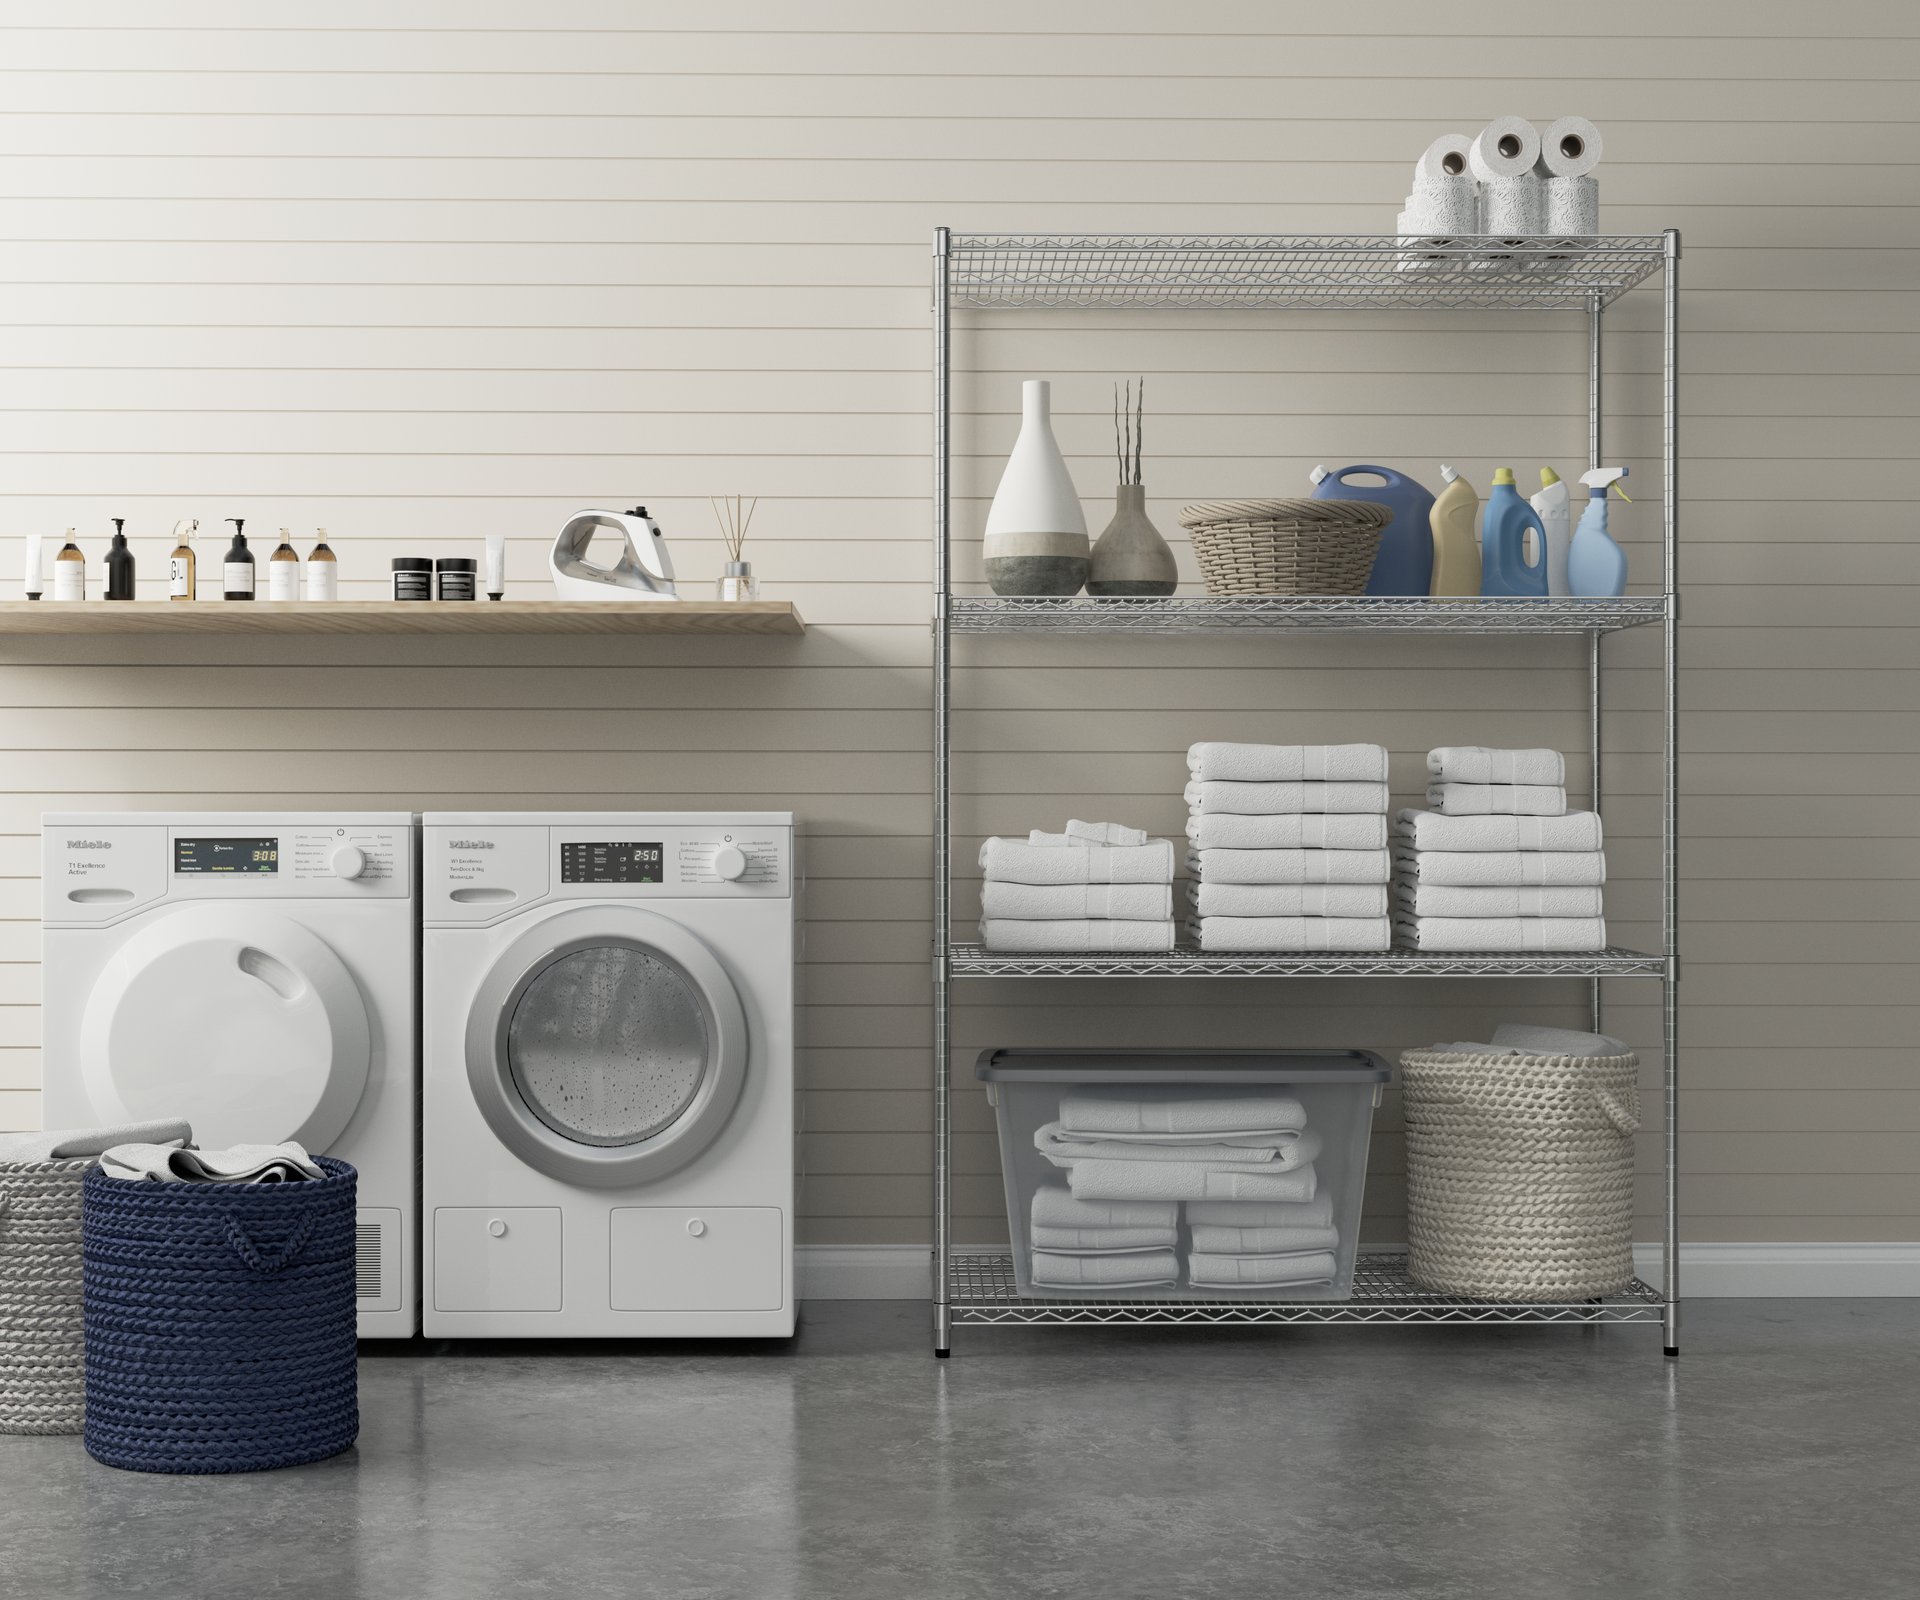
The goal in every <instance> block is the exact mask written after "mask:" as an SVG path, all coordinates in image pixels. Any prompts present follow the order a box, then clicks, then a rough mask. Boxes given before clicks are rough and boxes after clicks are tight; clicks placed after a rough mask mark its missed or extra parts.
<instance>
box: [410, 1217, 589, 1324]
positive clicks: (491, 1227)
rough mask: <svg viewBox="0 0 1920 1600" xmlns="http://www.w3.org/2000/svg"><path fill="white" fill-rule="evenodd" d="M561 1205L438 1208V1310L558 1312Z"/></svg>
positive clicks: (435, 1240) (435, 1229) (435, 1272)
mask: <svg viewBox="0 0 1920 1600" xmlns="http://www.w3.org/2000/svg"><path fill="white" fill-rule="evenodd" d="M560 1284H561V1262H560V1208H559V1207H558V1206H441V1207H439V1208H438V1209H437V1210H435V1212H434V1213H433V1308H434V1310H436V1311H558V1310H559V1309H560V1292H561V1291H560Z"/></svg>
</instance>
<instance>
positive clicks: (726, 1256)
mask: <svg viewBox="0 0 1920 1600" xmlns="http://www.w3.org/2000/svg"><path fill="white" fill-rule="evenodd" d="M422 848H423V860H424V869H423V871H424V877H423V888H422V902H421V905H422V916H423V923H424V935H423V944H422V965H421V1018H422V1036H421V1052H422V1053H421V1059H422V1067H423V1073H424V1082H423V1088H424V1101H423V1119H424V1120H423V1171H422V1180H423V1199H424V1208H423V1215H424V1218H425V1228H424V1234H425V1243H426V1278H425V1288H424V1296H423V1297H424V1302H425V1304H424V1312H423V1319H424V1328H425V1331H426V1333H427V1334H428V1335H430V1336H435V1337H459V1336H468V1337H484V1338H514V1337H525V1338H553V1337H594V1338H604V1337H609V1336H613V1337H661V1338H665V1337H714V1336H748V1337H760V1338H769V1337H772V1338H784V1337H786V1336H788V1335H790V1334H791V1333H792V1332H793V1327H794V1304H795V1297H794V1273H793V1260H794V1253H793V1227H794V1216H793V1213H794V1068H793V973H794V932H795V916H794V904H795V894H794V889H795V878H796V873H795V866H794V837H793V816H792V813H790V812H738V813H735V812H715V813H706V812H628V813H617V812H615V813H561V814H524V813H504V814H503V813H477V814H471V815H468V814H457V813H444V812H429V813H428V814H427V815H426V817H425V819H424V827H423V830H422Z"/></svg>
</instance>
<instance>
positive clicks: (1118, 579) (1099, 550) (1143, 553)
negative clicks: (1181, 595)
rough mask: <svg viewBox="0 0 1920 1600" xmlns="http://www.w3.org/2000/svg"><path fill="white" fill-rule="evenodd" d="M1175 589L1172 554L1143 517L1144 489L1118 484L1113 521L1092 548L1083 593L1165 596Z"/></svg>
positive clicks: (1176, 580)
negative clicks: (1090, 561) (1085, 589)
mask: <svg viewBox="0 0 1920 1600" xmlns="http://www.w3.org/2000/svg"><path fill="white" fill-rule="evenodd" d="M1179 587H1180V569H1179V568H1178V567H1177V566H1176V565H1175V564H1174V560H1173V551H1172V550H1171V549H1169V548H1168V546H1167V541H1166V540H1165V539H1163V538H1161V537H1160V530H1159V529H1158V528H1156V527H1155V526H1154V525H1153V523H1152V522H1151V521H1150V520H1149V519H1148V517H1147V491H1146V487H1145V486H1144V485H1142V484H1138V483H1123V484H1120V485H1119V486H1118V487H1117V488H1115V490H1114V491H1113V521H1111V522H1109V523H1108V524H1107V531H1106V532H1105V533H1103V534H1101V535H1100V538H1099V540H1098V542H1097V543H1096V544H1095V545H1094V547H1093V559H1092V563H1091V566H1090V569H1089V571H1088V574H1087V593H1088V594H1103V595H1169V594H1172V593H1173V591H1174V590H1175V589H1177V588H1179Z"/></svg>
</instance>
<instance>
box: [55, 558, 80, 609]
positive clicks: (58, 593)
mask: <svg viewBox="0 0 1920 1600" xmlns="http://www.w3.org/2000/svg"><path fill="white" fill-rule="evenodd" d="M53 597H54V599H56V600H84V599H86V597H87V564H86V562H84V561H56V562H54V564H53Z"/></svg>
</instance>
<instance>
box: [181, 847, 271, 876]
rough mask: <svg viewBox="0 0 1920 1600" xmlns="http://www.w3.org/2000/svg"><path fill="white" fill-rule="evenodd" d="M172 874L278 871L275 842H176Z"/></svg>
mask: <svg viewBox="0 0 1920 1600" xmlns="http://www.w3.org/2000/svg"><path fill="white" fill-rule="evenodd" d="M173 870H174V871H175V872H278V871H279V870H280V841H279V840H278V839H175V840H174V841H173Z"/></svg>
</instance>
